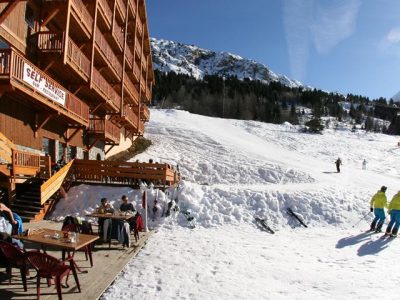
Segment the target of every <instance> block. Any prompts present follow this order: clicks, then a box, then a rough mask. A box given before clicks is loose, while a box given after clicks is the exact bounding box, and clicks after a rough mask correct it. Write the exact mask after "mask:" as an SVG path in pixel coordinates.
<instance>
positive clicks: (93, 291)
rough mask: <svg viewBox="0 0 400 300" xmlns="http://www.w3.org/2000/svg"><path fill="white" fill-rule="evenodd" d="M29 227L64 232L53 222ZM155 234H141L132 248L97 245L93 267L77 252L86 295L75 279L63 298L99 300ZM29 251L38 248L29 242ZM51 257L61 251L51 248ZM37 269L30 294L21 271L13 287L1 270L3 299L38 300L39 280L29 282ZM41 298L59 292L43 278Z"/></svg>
mask: <svg viewBox="0 0 400 300" xmlns="http://www.w3.org/2000/svg"><path fill="white" fill-rule="evenodd" d="M24 225H25V228H50V229H60V228H61V226H62V223H57V222H51V221H39V222H34V223H26V224H24ZM152 234H153V231H150V232H147V233H142V232H141V233H140V240H139V241H138V242H137V243H133V246H131V248H124V247H122V245H121V244H112V246H111V248H109V247H108V243H104V244H96V246H95V248H94V251H93V262H94V265H93V267H90V263H89V261H86V260H85V254H84V252H77V253H75V261H76V262H77V264H78V265H79V267H80V268H81V269H83V270H87V271H88V273H78V277H79V282H80V284H81V289H82V292H81V293H79V292H78V290H77V288H76V285H75V281H74V278H73V276H70V278H69V280H68V284H69V287H68V288H63V289H62V291H63V295H62V297H63V299H66V300H68V299H71V300H76V299H88V300H91V299H98V298H99V297H100V296H101V295H102V293H103V292H104V291H105V290H106V289H107V287H108V286H109V285H110V284H111V283H112V282H113V281H114V279H115V278H116V276H117V275H118V274H119V272H120V271H121V270H122V269H123V268H124V267H125V265H126V264H127V263H128V262H129V261H130V260H131V259H132V258H133V257H135V256H136V255H137V254H138V253H139V251H140V249H141V248H142V247H143V246H144V245H145V244H146V241H147V239H148V238H149V237H150V236H151V235H152ZM25 246H26V248H27V249H28V250H29V249H32V247H34V245H33V244H32V245H31V244H28V243H25ZM47 252H48V253H49V254H50V255H53V256H55V257H58V258H61V250H59V249H58V250H57V249H49V250H48V251H47ZM35 274H36V272H35V271H34V270H31V271H30V276H28V291H27V292H24V290H23V287H22V280H21V276H20V274H19V270H17V269H13V277H12V281H11V284H9V281H8V278H7V276H6V273H5V269H4V268H1V269H0V299H2V300H3V299H4V300H5V299H36V278H33V279H29V278H30V277H33V276H35ZM40 299H57V291H56V288H55V285H54V284H53V285H52V286H51V287H47V284H46V281H45V279H42V284H41V295H40Z"/></svg>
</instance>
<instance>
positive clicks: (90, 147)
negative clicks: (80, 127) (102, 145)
mask: <svg viewBox="0 0 400 300" xmlns="http://www.w3.org/2000/svg"><path fill="white" fill-rule="evenodd" d="M99 140H100V139H99V138H95V140H94V142H93V143H92V144H91V145H90V146H89V147H88V148H87V151H90V150H91V149H92V148H93V147H94V145H96V143H97V142H98V141H99Z"/></svg>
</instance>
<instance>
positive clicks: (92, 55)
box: [89, 0, 101, 88]
mask: <svg viewBox="0 0 400 300" xmlns="http://www.w3.org/2000/svg"><path fill="white" fill-rule="evenodd" d="M98 4H99V1H98V0H96V2H95V4H94V19H93V27H92V38H91V40H90V43H91V45H90V46H91V52H90V76H89V85H90V88H93V68H95V66H94V52H95V45H96V28H97V11H98ZM99 72H101V71H100V70H99Z"/></svg>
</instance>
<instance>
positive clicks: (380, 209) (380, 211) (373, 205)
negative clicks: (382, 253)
mask: <svg viewBox="0 0 400 300" xmlns="http://www.w3.org/2000/svg"><path fill="white" fill-rule="evenodd" d="M386 189H387V187H386V186H382V187H381V189H380V190H379V191H378V192H377V193H376V194H375V195H374V196H373V197H372V199H371V202H370V210H371V212H374V215H375V218H374V220H373V221H372V223H371V229H370V231H375V232H382V226H383V222H384V221H385V207H387V199H386V195H385V192H386Z"/></svg>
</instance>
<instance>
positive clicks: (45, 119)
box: [34, 114, 53, 138]
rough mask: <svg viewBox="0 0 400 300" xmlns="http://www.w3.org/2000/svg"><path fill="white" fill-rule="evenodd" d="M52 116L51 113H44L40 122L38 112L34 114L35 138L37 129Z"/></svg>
mask: <svg viewBox="0 0 400 300" xmlns="http://www.w3.org/2000/svg"><path fill="white" fill-rule="evenodd" d="M52 116H53V115H52V114H48V115H45V116H44V119H43V121H42V122H40V121H39V117H40V116H39V114H35V133H34V137H35V138H37V133H38V131H39V130H40V129H41V128H42V127H43V126H44V125H45V124H46V123H47V122H48V121H49V120H50V118H51V117H52Z"/></svg>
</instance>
